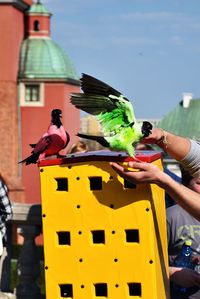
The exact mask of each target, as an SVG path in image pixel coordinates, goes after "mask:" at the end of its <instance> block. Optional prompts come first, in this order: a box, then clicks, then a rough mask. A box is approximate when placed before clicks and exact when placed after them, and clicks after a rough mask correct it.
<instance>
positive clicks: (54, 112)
mask: <svg viewBox="0 0 200 299" xmlns="http://www.w3.org/2000/svg"><path fill="white" fill-rule="evenodd" d="M51 116H52V118H57V117H62V111H61V110H60V109H53V110H52V111H51Z"/></svg>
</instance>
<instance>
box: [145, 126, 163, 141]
mask: <svg viewBox="0 0 200 299" xmlns="http://www.w3.org/2000/svg"><path fill="white" fill-rule="evenodd" d="M163 138H164V131H163V130H162V129H159V128H153V129H152V130H151V134H150V135H149V136H148V137H145V138H143V139H142V140H141V141H140V142H141V143H149V144H156V143H158V142H159V140H162V139H163Z"/></svg>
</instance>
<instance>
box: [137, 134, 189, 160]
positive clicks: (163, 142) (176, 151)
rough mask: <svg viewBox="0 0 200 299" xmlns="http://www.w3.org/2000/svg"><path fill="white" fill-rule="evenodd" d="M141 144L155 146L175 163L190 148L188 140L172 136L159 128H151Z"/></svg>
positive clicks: (185, 154) (182, 157)
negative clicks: (150, 131) (174, 160)
mask: <svg viewBox="0 0 200 299" xmlns="http://www.w3.org/2000/svg"><path fill="white" fill-rule="evenodd" d="M141 142H142V143H150V144H157V145H158V146H159V147H160V148H162V149H163V150H164V151H165V152H166V153H167V154H168V155H170V156H171V157H172V158H174V159H176V160H177V161H181V160H182V159H184V158H185V157H186V156H187V154H188V153H189V151H190V148H191V141H190V139H188V138H184V137H181V136H178V135H175V134H172V133H170V132H167V131H165V130H163V129H160V128H153V129H152V133H151V134H150V135H149V136H148V137H146V138H144V139H143V140H142V141H141Z"/></svg>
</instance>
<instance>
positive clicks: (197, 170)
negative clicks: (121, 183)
mask: <svg viewBox="0 0 200 299" xmlns="http://www.w3.org/2000/svg"><path fill="white" fill-rule="evenodd" d="M142 142H143V143H148V144H149V143H150V144H157V145H158V146H159V147H161V148H162V149H163V150H164V151H165V152H167V153H168V155H170V156H171V157H172V158H174V159H176V160H177V161H179V162H180V163H181V165H182V166H183V167H184V169H185V170H187V171H188V172H189V173H190V174H191V175H192V176H193V177H197V178H200V143H199V142H197V141H194V140H191V139H187V138H184V137H181V136H178V135H175V134H172V133H170V132H166V131H164V130H162V129H159V128H153V130H152V133H151V134H150V135H149V136H148V137H146V138H144V139H143V140H142ZM110 165H111V167H112V168H113V169H114V170H115V171H116V172H117V173H118V174H119V175H120V176H121V177H123V178H124V179H126V180H128V181H130V182H131V183H134V184H143V183H154V184H157V185H158V186H160V187H161V188H163V189H164V190H165V191H166V192H167V193H168V194H169V195H170V196H171V197H172V198H173V199H174V200H175V201H176V203H178V204H179V205H180V206H181V207H182V208H183V209H185V210H186V211H187V212H188V213H189V214H191V215H192V216H193V217H195V218H196V219H197V220H198V221H200V194H198V193H197V192H195V191H193V190H191V189H189V188H187V187H186V186H184V185H183V184H180V183H178V182H176V181H175V180H173V179H172V178H171V177H170V176H169V175H168V174H166V173H164V172H163V171H161V170H160V169H159V168H158V167H157V166H155V165H153V164H151V163H145V162H139V161H131V162H129V163H128V165H129V167H130V168H133V170H130V168H129V170H128V169H127V168H124V167H123V166H121V165H118V164H117V163H113V162H111V163H110ZM138 170H139V171H138Z"/></svg>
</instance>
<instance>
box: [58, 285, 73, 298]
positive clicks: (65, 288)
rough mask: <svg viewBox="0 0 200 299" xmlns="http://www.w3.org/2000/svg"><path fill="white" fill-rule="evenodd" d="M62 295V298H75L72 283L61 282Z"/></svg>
mask: <svg viewBox="0 0 200 299" xmlns="http://www.w3.org/2000/svg"><path fill="white" fill-rule="evenodd" d="M59 287H60V296H61V297H62V298H73V288H72V284H60V285H59Z"/></svg>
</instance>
